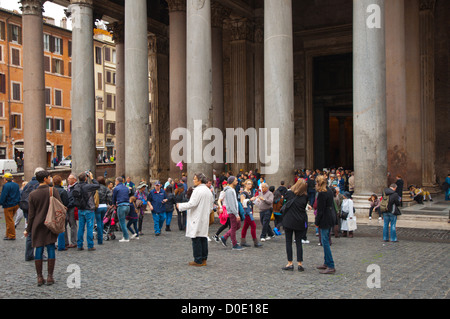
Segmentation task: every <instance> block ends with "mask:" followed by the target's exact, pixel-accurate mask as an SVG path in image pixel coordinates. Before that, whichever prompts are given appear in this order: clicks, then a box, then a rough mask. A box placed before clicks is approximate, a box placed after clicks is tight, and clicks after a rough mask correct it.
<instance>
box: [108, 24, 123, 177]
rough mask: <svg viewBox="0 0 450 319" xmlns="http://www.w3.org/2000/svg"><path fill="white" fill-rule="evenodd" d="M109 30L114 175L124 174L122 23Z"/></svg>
mask: <svg viewBox="0 0 450 319" xmlns="http://www.w3.org/2000/svg"><path fill="white" fill-rule="evenodd" d="M110 31H111V32H112V33H113V41H114V43H115V45H116V159H115V162H116V176H123V175H125V161H126V159H125V157H126V152H125V45H124V40H125V39H124V37H125V30H124V23H123V22H115V23H114V24H113V25H112V27H111V29H110Z"/></svg>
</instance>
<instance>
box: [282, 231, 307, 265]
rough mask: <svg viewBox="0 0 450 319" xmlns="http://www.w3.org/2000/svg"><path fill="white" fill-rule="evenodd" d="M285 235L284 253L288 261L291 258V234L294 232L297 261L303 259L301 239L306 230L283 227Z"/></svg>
mask: <svg viewBox="0 0 450 319" xmlns="http://www.w3.org/2000/svg"><path fill="white" fill-rule="evenodd" d="M284 233H285V235H286V254H287V259H288V261H292V260H293V256H292V235H293V234H295V246H296V247H297V261H298V262H302V261H303V246H302V239H303V237H305V236H306V230H293V229H290V228H284Z"/></svg>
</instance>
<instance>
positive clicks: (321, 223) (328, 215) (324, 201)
mask: <svg viewBox="0 0 450 319" xmlns="http://www.w3.org/2000/svg"><path fill="white" fill-rule="evenodd" d="M316 190H317V192H318V195H317V215H316V220H315V224H316V226H317V227H319V228H320V232H321V235H322V236H321V243H322V247H323V252H324V263H323V265H321V266H318V267H317V269H320V270H321V271H320V273H321V274H333V273H335V272H336V269H335V268H334V261H333V255H332V254H331V247H330V231H331V228H332V227H333V226H334V225H335V216H333V215H334V214H335V212H334V210H333V205H334V198H333V197H334V196H333V192H332V191H331V189H329V188H327V179H326V177H325V176H323V175H321V176H318V177H317V179H316Z"/></svg>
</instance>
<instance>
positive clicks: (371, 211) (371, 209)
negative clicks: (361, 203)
mask: <svg viewBox="0 0 450 319" xmlns="http://www.w3.org/2000/svg"><path fill="white" fill-rule="evenodd" d="M373 209H374V207H370V208H369V217H372V213H373ZM377 213H378V217H381V209H380V207H378V208H377Z"/></svg>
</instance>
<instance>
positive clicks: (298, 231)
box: [282, 179, 308, 271]
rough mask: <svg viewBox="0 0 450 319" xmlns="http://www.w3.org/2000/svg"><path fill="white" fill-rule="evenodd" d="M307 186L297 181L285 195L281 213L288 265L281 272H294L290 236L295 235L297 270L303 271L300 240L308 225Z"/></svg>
mask: <svg viewBox="0 0 450 319" xmlns="http://www.w3.org/2000/svg"><path fill="white" fill-rule="evenodd" d="M307 188H308V185H307V184H306V182H305V180H304V179H299V180H298V181H297V183H295V185H294V186H292V188H291V190H289V191H288V192H287V193H286V200H287V202H286V203H285V204H284V205H286V207H285V209H284V213H283V221H282V224H283V228H284V231H285V235H286V253H287V260H288V264H287V265H286V266H285V267H283V268H282V269H283V270H294V265H293V256H292V235H293V234H294V233H295V245H296V247H297V263H298V265H297V269H298V271H304V268H303V265H302V262H303V247H302V239H303V238H304V237H305V233H306V230H307V225H308V214H307V213H306V205H307V204H308V195H307Z"/></svg>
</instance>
